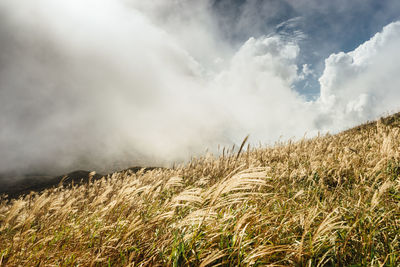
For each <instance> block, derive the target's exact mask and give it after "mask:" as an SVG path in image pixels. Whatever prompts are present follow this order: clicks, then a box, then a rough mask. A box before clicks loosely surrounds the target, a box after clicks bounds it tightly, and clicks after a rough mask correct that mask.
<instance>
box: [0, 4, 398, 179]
mask: <svg viewBox="0 0 400 267" xmlns="http://www.w3.org/2000/svg"><path fill="white" fill-rule="evenodd" d="M190 7H193V8H192V9H191V8H190ZM0 14H1V16H0V47H1V50H0V124H1V125H0V126H1V127H0V151H2V160H1V161H0V173H1V172H4V171H11V170H16V169H19V170H23V171H28V170H35V171H43V170H45V171H54V172H61V171H68V170H72V169H75V168H95V169H102V168H104V169H110V168H123V167H128V166H129V165H135V164H146V165H148V164H151V165H154V164H155V165H157V164H165V163H171V162H174V161H177V160H178V161H179V160H183V159H189V158H190V157H191V156H192V155H196V154H201V153H203V152H204V150H205V148H207V147H208V148H211V150H212V151H215V150H214V149H215V148H217V144H222V145H230V144H231V143H232V142H236V143H239V142H240V141H241V140H242V139H243V137H244V136H245V135H247V134H251V140H252V141H253V142H254V143H256V142H258V141H261V142H263V143H264V142H273V141H276V140H277V139H278V138H279V137H280V136H281V135H282V136H284V138H290V137H293V136H295V137H301V136H303V134H304V133H305V132H308V133H309V134H310V135H312V134H314V133H316V132H317V131H318V130H331V131H337V130H339V129H343V128H345V127H348V126H351V125H354V124H356V123H360V122H362V121H363V120H365V119H372V118H374V117H375V116H378V115H380V114H381V113H383V112H385V111H390V109H394V108H397V102H398V100H399V97H400V95H399V89H398V85H399V84H400V83H399V79H400V78H399V75H398V64H399V63H398V62H400V61H399V57H400V56H399V53H398V47H399V35H400V29H399V28H400V26H399V24H400V23H393V24H391V25H389V26H387V27H386V28H385V29H384V30H383V32H382V33H379V34H377V35H376V36H375V37H373V38H372V39H371V40H370V41H368V42H366V43H365V44H363V45H362V46H360V47H359V48H357V49H356V50H355V51H353V52H349V53H339V54H334V55H331V56H330V57H329V58H328V59H327V60H326V68H325V71H324V74H323V75H322V77H321V78H320V82H321V97H320V98H319V99H318V100H317V101H314V102H309V101H306V100H305V98H304V97H303V96H302V95H300V94H299V93H298V92H297V91H296V90H295V89H294V88H293V86H294V85H293V84H294V83H295V82H296V81H298V80H300V79H304V78H305V76H313V75H315V74H314V73H312V71H311V70H310V69H309V68H308V66H307V65H305V66H304V67H303V69H302V70H298V67H297V62H298V61H297V60H298V58H299V55H300V54H301V51H300V48H299V45H298V44H297V43H296V40H297V39H296V38H287V36H283V37H282V36H278V35H275V36H264V37H259V38H250V39H248V40H247V41H246V42H245V43H244V44H243V45H241V46H240V47H239V48H235V47H234V46H233V45H231V44H230V43H229V42H227V41H224V40H222V39H221V37H220V36H219V35H218V34H217V33H218V29H217V26H216V25H215V21H213V19H212V16H211V15H210V13H209V10H208V5H207V1H205V0H204V1H173V2H169V1H168V2H166V1H161V0H158V1H152V2H147V1H139V0H131V1H122V0H121V1H116V0H86V1H80V0H70V1H64V0H37V1H35V2H31V1H29V0H3V1H1V2H0ZM393 59H394V61H392V60H393Z"/></svg>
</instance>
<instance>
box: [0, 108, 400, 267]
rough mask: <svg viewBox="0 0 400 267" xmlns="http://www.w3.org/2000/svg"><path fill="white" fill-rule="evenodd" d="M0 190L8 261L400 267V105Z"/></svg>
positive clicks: (2, 251) (1, 255)
mask: <svg viewBox="0 0 400 267" xmlns="http://www.w3.org/2000/svg"><path fill="white" fill-rule="evenodd" d="M243 145H244V148H243V146H242V147H240V148H237V149H235V150H233V149H230V150H225V151H224V153H223V155H221V156H219V157H214V156H212V155H206V156H204V157H201V158H196V159H193V160H192V161H191V162H189V163H188V164H185V165H184V166H179V167H174V168H171V169H154V170H150V171H144V170H142V171H139V172H132V171H126V172H119V173H114V174H112V175H109V176H108V177H104V178H102V179H99V180H91V181H89V182H88V183H85V184H83V185H72V186H70V187H67V186H59V187H57V188H51V189H47V190H45V191H43V192H41V193H34V192H32V193H31V194H29V195H26V196H23V197H20V198H19V199H13V200H8V199H6V198H5V197H3V198H2V199H1V200H0V266H216V265H219V266H399V265H400V115H399V114H395V115H393V116H390V117H387V118H384V119H380V120H379V121H377V122H372V123H368V124H365V125H361V126H358V127H356V128H353V129H350V130H347V131H344V132H342V133H339V134H336V135H324V136H318V137H315V138H312V139H304V140H299V141H296V142H294V141H289V142H285V143H277V144H276V145H275V146H273V147H267V148H249V149H247V146H246V145H245V142H244V143H243Z"/></svg>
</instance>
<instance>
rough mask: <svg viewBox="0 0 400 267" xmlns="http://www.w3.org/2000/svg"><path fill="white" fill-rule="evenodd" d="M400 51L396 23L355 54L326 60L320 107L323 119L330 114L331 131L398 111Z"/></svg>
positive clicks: (399, 37)
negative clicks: (332, 128) (333, 128)
mask: <svg viewBox="0 0 400 267" xmlns="http://www.w3.org/2000/svg"><path fill="white" fill-rule="evenodd" d="M399 47H400V22H394V23H391V24H389V25H388V26H386V27H384V29H383V31H382V32H379V33H377V34H376V35H375V36H373V37H372V38H371V39H370V40H369V41H367V42H365V43H364V44H362V45H360V46H359V47H358V48H356V49H355V50H354V51H351V52H348V53H344V52H341V53H338V54H332V55H331V56H330V57H329V58H327V59H326V60H325V65H326V67H325V70H324V72H323V75H322V76H321V77H320V79H319V81H320V84H321V96H320V100H319V103H318V104H319V105H321V108H322V110H323V111H322V114H321V115H320V116H321V117H322V118H324V117H325V116H326V113H325V112H328V114H329V117H330V122H329V123H328V124H327V127H328V128H331V127H332V126H333V125H334V126H335V127H337V128H343V127H348V126H351V125H354V124H355V123H359V122H361V121H366V120H369V119H374V118H376V117H378V116H381V115H384V114H385V113H387V112H394V111H398V109H399V99H400V89H399V85H400V77H399V75H398V72H399V67H400V66H399V64H400V63H399V62H400V61H399V60H400V54H399ZM325 119H326V118H324V120H325Z"/></svg>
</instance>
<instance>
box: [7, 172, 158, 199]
mask: <svg viewBox="0 0 400 267" xmlns="http://www.w3.org/2000/svg"><path fill="white" fill-rule="evenodd" d="M142 169H144V171H149V170H153V169H157V167H146V168H143V167H137V166H136V167H131V168H128V169H125V170H122V171H121V172H126V171H131V172H133V173H136V172H138V171H140V170H142ZM107 175H108V174H100V173H95V172H90V171H85V170H77V171H73V172H70V173H68V174H64V175H58V176H49V175H38V174H29V175H24V176H23V177H21V176H19V177H16V176H14V177H13V175H0V195H3V196H4V195H7V197H6V198H8V199H14V198H18V197H20V196H23V195H26V194H29V193H31V192H40V191H43V190H45V189H49V188H52V187H56V186H58V185H61V184H62V185H64V186H71V185H72V184H74V185H80V184H84V183H88V182H89V180H90V179H91V180H98V179H101V178H103V177H105V176H107Z"/></svg>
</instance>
